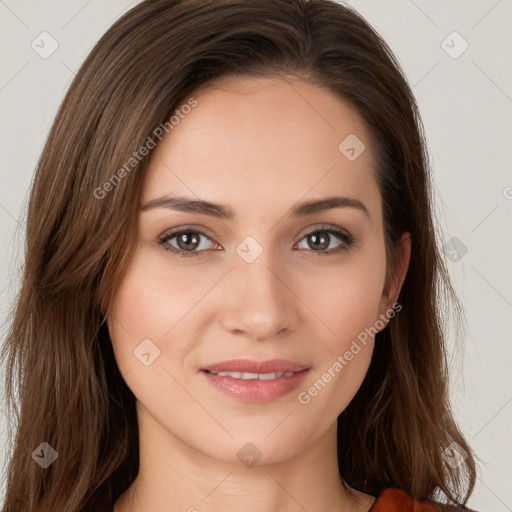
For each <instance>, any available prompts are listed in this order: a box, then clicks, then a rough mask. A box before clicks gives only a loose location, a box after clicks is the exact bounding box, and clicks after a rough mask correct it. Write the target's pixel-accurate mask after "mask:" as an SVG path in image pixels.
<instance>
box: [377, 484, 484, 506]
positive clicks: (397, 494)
mask: <svg viewBox="0 0 512 512" xmlns="http://www.w3.org/2000/svg"><path fill="white" fill-rule="evenodd" d="M462 511H464V512H476V511H475V510H471V509H469V508H467V507H463V506H462V505H446V504H443V503H438V502H436V501H432V500H426V501H418V500H415V499H414V498H413V497H412V496H410V495H409V494H407V493H406V492H405V491H403V490H402V489H396V488H393V487H389V488H387V489H384V490H383V491H382V492H381V493H380V494H379V496H378V497H377V499H376V500H375V502H374V504H373V505H372V507H371V508H370V510H369V511H368V512H462Z"/></svg>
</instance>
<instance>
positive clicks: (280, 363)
mask: <svg viewBox="0 0 512 512" xmlns="http://www.w3.org/2000/svg"><path fill="white" fill-rule="evenodd" d="M308 368H310V367H308V366H305V365H303V364H299V363H296V362H294V361H287V360H286V359H268V360H267V361H255V360H252V359H231V360H229V361H220V362H218V363H214V364H211V365H209V366H206V367H205V368H202V370H205V371H209V372H210V373H219V372H240V373H257V374H268V373H290V372H293V373H298V372H301V371H302V370H306V369H308Z"/></svg>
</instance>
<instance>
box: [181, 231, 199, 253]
mask: <svg viewBox="0 0 512 512" xmlns="http://www.w3.org/2000/svg"><path fill="white" fill-rule="evenodd" d="M176 243H177V244H178V247H179V248H180V249H183V250H184V251H190V250H192V251H193V250H194V249H197V247H198V246H199V243H200V239H199V237H198V236H197V235H196V234H194V232H193V231H189V232H188V233H180V234H179V235H177V236H176Z"/></svg>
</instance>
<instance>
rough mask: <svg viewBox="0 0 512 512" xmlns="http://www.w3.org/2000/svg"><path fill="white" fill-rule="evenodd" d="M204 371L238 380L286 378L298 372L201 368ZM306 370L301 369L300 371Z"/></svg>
mask: <svg viewBox="0 0 512 512" xmlns="http://www.w3.org/2000/svg"><path fill="white" fill-rule="evenodd" d="M202 371H204V372H208V373H211V374H212V375H218V376H219V377H231V378H232V379H239V380H256V379H257V380H275V379H280V378H281V377H284V378H288V377H293V376H294V375H295V374H297V373H300V372H270V373H249V372H213V371H210V370H202ZM303 371H306V370H301V372H303Z"/></svg>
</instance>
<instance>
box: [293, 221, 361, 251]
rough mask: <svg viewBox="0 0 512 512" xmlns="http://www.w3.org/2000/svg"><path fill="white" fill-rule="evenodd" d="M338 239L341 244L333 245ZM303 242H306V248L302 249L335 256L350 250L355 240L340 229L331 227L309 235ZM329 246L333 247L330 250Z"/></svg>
mask: <svg viewBox="0 0 512 512" xmlns="http://www.w3.org/2000/svg"><path fill="white" fill-rule="evenodd" d="M336 238H337V239H338V240H339V241H340V243H338V244H337V245H331V243H332V241H333V240H335V239H336ZM302 240H305V242H306V243H305V246H302V247H299V248H301V249H308V248H309V249H312V252H316V253H318V254H335V253H339V252H341V251H345V250H347V249H349V248H350V247H351V246H352V245H353V244H354V243H355V240H356V239H355V238H354V237H353V236H352V235H350V234H348V233H347V232H345V231H344V230H341V229H339V228H334V227H329V228H325V229H317V230H315V231H312V232H311V233H308V234H307V235H306V236H305V237H304V238H303V239H302ZM302 240H301V242H299V245H300V243H302ZM329 245H331V247H330V248H329Z"/></svg>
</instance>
